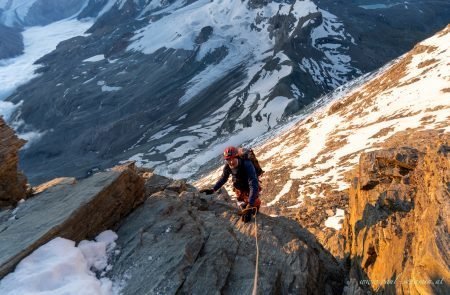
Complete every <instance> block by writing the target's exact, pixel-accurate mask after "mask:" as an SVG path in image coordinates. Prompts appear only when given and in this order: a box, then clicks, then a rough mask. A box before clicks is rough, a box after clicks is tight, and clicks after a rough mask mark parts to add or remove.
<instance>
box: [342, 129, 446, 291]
mask: <svg viewBox="0 0 450 295" xmlns="http://www.w3.org/2000/svg"><path fill="white" fill-rule="evenodd" d="M446 142H447V143H448V137H447V140H444V141H442V142H439V143H436V142H435V143H430V142H429V141H428V147H427V148H425V149H423V150H421V151H419V150H417V149H413V148H410V147H399V148H394V149H385V150H379V151H373V152H369V153H363V154H362V155H361V158H360V165H359V172H358V174H357V175H355V177H356V178H355V182H354V185H353V187H352V188H351V189H350V200H349V202H350V204H349V214H348V215H347V216H346V219H345V222H344V229H343V231H344V233H345V235H346V241H347V242H346V245H345V248H346V252H347V255H349V258H350V261H351V269H350V277H351V281H352V282H353V283H352V284H351V286H350V285H349V287H348V288H347V291H348V290H356V289H355V282H359V288H361V289H364V290H365V291H366V292H376V293H383V294H385V293H388V294H450V287H449V285H448V278H450V248H449V245H450V236H449V234H448V228H449V225H450V218H449V214H448V212H450V199H449V197H450V195H449V185H448V184H449V183H450V158H449V155H448V154H447V153H446V152H443V151H447V150H448V145H447V144H446ZM348 292H350V293H347V294H351V292H353V291H348Z"/></svg>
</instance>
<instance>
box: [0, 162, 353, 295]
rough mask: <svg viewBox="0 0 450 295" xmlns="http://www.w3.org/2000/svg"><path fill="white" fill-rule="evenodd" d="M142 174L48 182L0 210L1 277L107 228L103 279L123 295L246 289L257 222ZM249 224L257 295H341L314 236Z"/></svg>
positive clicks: (2, 285) (2, 286)
mask: <svg viewBox="0 0 450 295" xmlns="http://www.w3.org/2000/svg"><path fill="white" fill-rule="evenodd" d="M140 174H141V176H138V174H137V173H136V170H135V168H134V166H133V165H127V166H122V167H117V168H114V169H113V170H112V171H107V172H101V173H97V174H95V175H93V176H91V177H89V178H87V179H84V180H82V181H79V182H77V181H75V180H74V179H64V180H61V179H60V180H58V181H56V180H55V181H53V182H52V183H47V184H45V185H43V186H41V187H40V189H39V191H40V192H39V193H37V190H36V193H35V195H34V196H33V197H32V198H31V199H29V200H27V201H25V202H24V203H21V204H20V205H19V206H18V207H17V208H16V209H15V210H14V211H12V210H8V211H3V212H1V215H0V220H1V223H0V241H1V243H0V245H1V246H0V247H1V248H2V249H1V252H0V253H2V254H1V255H0V276H2V277H3V276H5V275H6V274H7V273H8V272H10V271H12V270H13V269H14V266H15V265H16V264H17V263H18V262H19V261H20V259H22V258H24V257H25V256H27V255H29V254H30V253H31V252H33V251H34V250H36V249H37V248H38V247H40V246H41V245H43V244H45V243H47V242H48V241H50V240H52V239H54V238H56V237H62V238H66V239H70V240H73V241H77V242H78V241H81V240H83V239H85V238H89V237H92V236H95V235H97V234H98V233H99V232H101V231H103V230H105V229H114V230H115V231H116V232H117V234H118V239H117V240H116V242H115V243H116V245H117V246H116V251H115V254H114V255H113V257H111V259H112V261H111V263H112V267H110V268H109V269H107V270H106V273H103V274H102V280H103V281H104V280H105V279H106V278H108V279H110V280H112V282H115V283H117V284H118V286H119V287H118V288H119V289H118V290H119V291H120V294H148V293H152V294H161V293H163V294H178V293H189V294H205V293H208V294H210V293H224V294H236V293H249V292H251V290H252V287H253V278H254V266H255V261H256V257H255V255H256V251H255V239H254V235H255V225H254V224H253V223H248V224H244V223H242V222H240V221H239V220H240V218H239V216H238V215H237V214H236V211H237V210H236V208H235V207H234V206H233V204H232V203H230V198H229V197H228V195H227V194H226V192H224V195H222V196H220V197H219V199H216V198H206V197H205V196H203V195H202V194H199V193H198V191H197V190H196V189H195V188H194V187H192V186H190V185H187V184H186V183H185V182H183V181H179V180H175V181H174V180H172V179H168V178H165V177H162V176H158V175H156V174H153V173H151V172H148V171H145V170H144V171H141V172H140ZM144 192H145V193H144ZM142 202H144V203H143V204H142ZM140 204H141V205H140ZM138 205H140V206H138ZM136 206H138V207H137V208H136V209H135V210H132V209H133V208H135V207H136ZM130 211H131V213H130ZM94 212H95V213H94ZM128 213H130V214H129V215H128V216H127V217H126V218H124V216H126V215H127V214H128ZM43 216H45V218H43ZM256 223H257V227H258V237H259V238H258V243H259V251H260V252H261V256H260V257H259V280H258V284H257V286H258V290H259V292H260V293H264V294H268V293H279V294H291V293H299V292H302V293H307V294H338V293H341V292H342V289H343V282H344V276H343V272H342V269H341V268H340V266H339V264H338V263H337V261H336V260H335V259H334V258H333V257H332V256H331V255H330V254H329V253H328V252H327V251H326V250H325V249H324V248H323V247H322V246H321V245H320V244H319V243H318V242H317V240H316V239H315V238H314V236H312V235H311V234H310V233H308V232H307V231H305V230H304V229H302V228H301V227H299V225H298V224H296V223H295V222H294V221H292V220H288V219H272V218H270V217H268V216H265V215H258V217H257V221H256ZM58 274H59V275H60V278H61V279H60V280H59V281H58V283H57V284H55V285H52V286H51V287H49V288H50V289H46V291H49V290H53V291H55V292H58V290H61V288H62V286H63V285H64V284H63V283H62V282H64V274H62V273H59V272H58ZM68 274H69V271H68V270H66V275H68ZM10 280H12V278H11V276H7V277H5V278H4V280H3V281H0V291H2V292H6V293H3V294H10V293H8V292H9V291H10V290H11V289H8V288H11V286H10V287H8V286H7V284H8V283H7V282H8V281H10ZM67 283H70V282H67ZM72 283H73V282H72ZM22 284H26V282H23V283H22ZM44 285H45V284H42V285H41V286H44ZM19 287H21V286H16V287H15V288H16V289H17V288H19ZM73 287H74V285H72V289H69V290H68V292H69V293H70V292H74V290H75V289H73ZM42 288H46V287H42ZM12 289H13V290H14V286H13V287H12ZM39 290H41V289H39ZM85 291H86V290H85ZM91 291H92V292H95V291H94V290H91Z"/></svg>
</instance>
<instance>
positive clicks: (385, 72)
mask: <svg viewBox="0 0 450 295" xmlns="http://www.w3.org/2000/svg"><path fill="white" fill-rule="evenodd" d="M449 42H450V26H447V27H446V28H445V29H444V30H443V31H441V32H439V33H437V34H436V35H435V36H433V37H432V38H429V39H427V40H425V41H424V42H422V43H420V44H418V45H417V46H415V47H414V49H413V50H412V51H410V52H409V53H407V54H405V55H404V56H402V57H401V58H399V59H398V60H397V61H395V62H394V63H392V64H391V65H389V66H386V67H385V68H384V69H382V70H380V71H379V72H378V73H375V74H374V75H371V76H369V77H366V78H365V80H364V79H361V81H357V82H355V83H354V85H351V87H349V88H347V89H340V91H338V92H337V93H335V94H334V96H332V95H330V96H328V97H324V98H323V99H321V100H320V101H318V102H317V103H316V109H315V110H314V111H312V112H311V113H310V114H308V115H305V116H300V117H298V118H296V119H295V120H296V122H294V123H293V124H294V125H293V126H291V127H289V128H288V129H287V130H284V131H283V132H282V133H281V134H277V135H273V138H272V139H269V140H267V141H266V142H263V143H262V144H261V145H260V146H258V148H257V149H256V152H257V155H258V158H259V159H260V160H261V162H262V165H263V167H264V169H265V170H266V171H267V173H266V174H264V176H263V186H264V194H263V199H264V200H265V201H266V204H267V205H268V206H272V205H277V207H293V208H295V207H299V206H300V205H301V204H302V203H303V201H304V198H305V197H308V198H315V197H324V196H328V195H330V192H332V191H340V190H344V189H346V188H348V187H349V184H350V181H349V179H346V174H347V173H348V172H350V171H351V170H352V168H353V167H354V166H355V164H357V163H358V160H359V155H360V154H361V152H367V151H371V150H374V149H377V148H379V147H380V146H381V145H382V144H383V143H384V142H385V141H388V140H391V139H392V138H395V137H396V136H397V135H398V134H399V133H400V132H402V131H406V132H408V133H413V132H415V131H419V130H437V131H438V132H440V133H446V134H448V133H449V132H450V127H449V126H450V110H449V109H450V74H449V73H450V66H449V64H448V60H449V59H450V51H449V49H448V46H447V44H449ZM342 92H343V93H344V94H342ZM218 173H220V170H217V171H216V172H215V173H213V174H212V175H209V176H208V177H206V178H203V179H201V180H200V181H198V184H199V185H206V183H211V182H212V181H213V179H217V177H218Z"/></svg>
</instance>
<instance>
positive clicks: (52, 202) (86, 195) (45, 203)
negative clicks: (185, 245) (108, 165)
mask: <svg viewBox="0 0 450 295" xmlns="http://www.w3.org/2000/svg"><path fill="white" fill-rule="evenodd" d="M54 184H55V185H54V186H50V185H47V187H46V188H45V190H43V192H41V193H40V194H38V195H36V196H35V197H33V198H31V199H29V200H27V201H26V202H24V203H21V204H20V205H19V206H18V207H17V208H16V209H15V210H14V211H12V212H8V213H9V216H5V215H6V214H7V213H5V212H4V213H3V214H2V215H0V222H1V223H0V253H1V255H0V277H3V276H5V275H6V274H7V273H8V272H10V271H11V270H12V269H13V268H14V266H15V265H16V264H17V263H18V262H19V261H20V260H21V259H22V258H24V257H25V256H27V255H28V254H30V253H31V252H32V251H34V250H35V249H36V248H38V247H39V246H41V245H43V244H45V243H47V242H48V241H50V240H51V239H53V238H55V237H64V238H67V239H71V240H74V241H80V240H82V239H85V238H89V237H92V236H94V235H96V234H98V233H100V232H101V231H103V230H106V229H110V228H112V227H113V226H114V225H115V224H117V223H118V222H119V221H120V220H121V219H123V218H124V216H126V215H127V214H128V213H129V212H130V211H131V210H132V209H133V208H135V207H136V206H137V205H139V204H141V203H142V202H143V200H144V181H143V179H142V178H141V177H140V176H139V175H138V174H137V173H136V172H135V170H134V165H133V164H128V165H124V166H118V167H115V168H113V169H111V170H110V171H107V172H102V173H97V174H94V175H93V176H91V177H90V178H87V179H84V180H81V181H79V182H74V181H73V180H72V181H70V179H69V180H68V179H65V180H63V181H59V182H55V183H54Z"/></svg>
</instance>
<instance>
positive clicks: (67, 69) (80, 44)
mask: <svg viewBox="0 0 450 295" xmlns="http://www.w3.org/2000/svg"><path fill="white" fill-rule="evenodd" d="M380 2H386V3H385V4H381V3H380ZM0 13H1V14H0V30H1V32H2V40H1V46H0V57H3V58H6V59H3V60H1V61H0V63H1V67H0V80H1V83H0V85H1V86H0V99H5V101H3V102H1V109H2V113H3V114H4V117H5V118H6V120H7V121H8V123H9V124H10V125H11V126H13V127H14V129H15V130H16V131H17V132H18V134H19V136H21V137H22V138H24V139H27V140H28V144H27V146H26V147H25V148H24V149H23V150H22V152H21V167H23V169H24V170H25V171H26V173H27V175H28V177H29V179H30V181H31V182H32V183H39V182H41V181H44V180H48V179H51V178H52V177H56V176H58V175H70V176H76V177H85V176H87V175H89V174H91V173H92V171H96V170H98V169H101V168H107V167H111V166H113V165H115V164H117V163H118V162H120V161H124V160H127V159H134V160H138V161H139V163H140V164H142V165H145V166H147V167H151V168H155V169H156V171H158V172H159V173H162V174H164V175H172V176H175V177H191V176H192V175H194V174H195V173H196V172H197V171H198V169H199V168H200V167H201V166H203V165H204V164H205V163H206V162H207V161H208V160H211V159H214V158H215V157H216V155H218V154H220V152H221V150H222V149H223V148H224V147H225V146H227V145H230V144H241V143H243V142H245V141H248V140H251V139H253V138H255V137H257V136H259V135H262V134H264V133H265V132H267V131H268V130H271V129H273V128H275V127H276V126H277V125H279V124H280V123H281V122H282V121H283V120H285V119H287V118H288V117H289V116H291V115H294V114H297V113H298V112H299V111H301V110H302V109H303V108H304V107H305V106H307V105H309V104H310V103H311V102H313V101H314V100H315V99H317V98H319V97H320V96H321V95H323V94H326V93H328V92H329V91H331V90H333V89H335V88H336V87H338V86H340V85H342V84H344V83H346V82H347V81H350V80H352V79H354V78H356V77H358V76H360V75H362V74H363V73H366V72H369V71H372V70H374V69H377V68H379V67H380V66H382V65H384V64H385V63H386V62H388V61H390V60H392V59H393V58H396V57H398V56H399V55H401V54H402V53H404V52H406V51H407V50H409V49H410V48H412V46H414V45H415V44H416V43H417V42H418V41H420V40H423V39H424V38H426V37H427V36H429V35H431V34H432V33H434V32H436V31H437V30H439V29H441V28H442V27H443V26H445V25H446V24H447V23H448V20H449V19H450V8H449V5H448V3H446V2H445V1H444V2H440V1H432V2H430V1H409V2H408V3H406V2H405V3H400V2H392V1H351V2H348V1H346V2H342V3H337V2H336V1H310V0H305V1H253V0H251V1H232V0H227V1H184V0H179V1H156V0H155V1H144V0H117V1H113V0H89V1H88V0H85V1H68V0H66V1H48V0H46V1H44V0H29V1H25V0H12V1H9V0H3V1H0ZM3 32H4V34H3ZM14 56H16V57H14ZM12 73H14V74H12ZM208 166H209V165H207V166H206V167H208Z"/></svg>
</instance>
